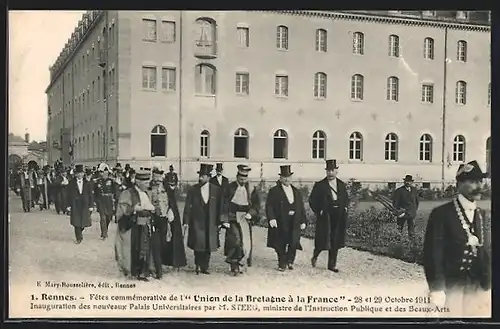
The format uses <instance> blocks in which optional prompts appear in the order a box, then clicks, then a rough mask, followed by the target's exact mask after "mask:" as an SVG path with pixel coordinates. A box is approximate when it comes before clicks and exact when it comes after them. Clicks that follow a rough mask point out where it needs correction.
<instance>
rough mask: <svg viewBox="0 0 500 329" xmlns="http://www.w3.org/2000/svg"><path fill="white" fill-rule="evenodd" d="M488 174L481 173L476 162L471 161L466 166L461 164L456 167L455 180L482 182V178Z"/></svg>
mask: <svg viewBox="0 0 500 329" xmlns="http://www.w3.org/2000/svg"><path fill="white" fill-rule="evenodd" d="M487 177H488V174H487V173H483V171H482V170H481V167H479V164H478V163H477V161H476V160H474V161H471V162H469V163H467V164H465V165H464V164H461V165H460V166H459V167H458V170H457V175H456V177H455V178H456V180H457V181H465V180H482V179H483V178H487Z"/></svg>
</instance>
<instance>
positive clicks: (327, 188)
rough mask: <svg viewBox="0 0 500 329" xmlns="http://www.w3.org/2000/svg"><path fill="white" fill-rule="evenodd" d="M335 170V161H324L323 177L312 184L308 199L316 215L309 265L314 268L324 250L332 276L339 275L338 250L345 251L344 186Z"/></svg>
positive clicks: (336, 169)
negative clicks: (333, 274) (312, 250)
mask: <svg viewBox="0 0 500 329" xmlns="http://www.w3.org/2000/svg"><path fill="white" fill-rule="evenodd" d="M338 169H339V167H338V165H337V160H335V159H332V160H326V168H325V170H326V177H325V178H324V179H322V180H320V181H319V182H316V183H315V184H314V186H313V189H312V191H311V194H310V196H309V205H310V206H311V209H312V211H313V212H314V214H315V215H316V232H315V234H314V252H313V256H312V258H311V265H312V267H316V262H317V260H318V256H319V254H320V253H321V251H323V250H328V265H327V268H328V269H329V270H330V271H333V272H335V273H337V272H338V271H339V270H338V268H337V256H338V252H339V249H341V248H343V247H345V234H346V229H347V208H348V206H349V195H348V193H347V189H346V185H345V183H344V182H343V181H341V180H340V179H338V177H337V174H338Z"/></svg>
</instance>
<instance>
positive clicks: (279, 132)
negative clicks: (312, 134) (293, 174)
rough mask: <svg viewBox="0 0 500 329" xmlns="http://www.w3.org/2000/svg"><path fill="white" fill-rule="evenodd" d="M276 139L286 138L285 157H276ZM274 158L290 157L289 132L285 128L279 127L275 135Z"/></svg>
mask: <svg viewBox="0 0 500 329" xmlns="http://www.w3.org/2000/svg"><path fill="white" fill-rule="evenodd" d="M276 140H285V144H284V145H285V146H284V150H283V152H282V153H283V155H284V156H283V157H276V156H275V155H276V149H275V146H276V145H275V143H276ZM273 159H288V133H287V132H286V130H284V129H278V130H276V132H275V133H274V135H273Z"/></svg>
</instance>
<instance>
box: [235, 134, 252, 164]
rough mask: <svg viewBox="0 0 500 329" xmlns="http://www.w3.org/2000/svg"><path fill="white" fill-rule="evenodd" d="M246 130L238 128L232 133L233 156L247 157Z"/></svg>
mask: <svg viewBox="0 0 500 329" xmlns="http://www.w3.org/2000/svg"><path fill="white" fill-rule="evenodd" d="M248 145H249V143H248V131H247V130H246V129H244V128H238V129H237V130H236V132H235V133H234V152H233V154H234V157H235V158H243V159H248Z"/></svg>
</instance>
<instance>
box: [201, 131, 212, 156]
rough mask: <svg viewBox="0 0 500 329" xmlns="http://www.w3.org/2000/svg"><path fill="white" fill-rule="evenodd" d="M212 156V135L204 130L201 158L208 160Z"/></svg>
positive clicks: (202, 133)
mask: <svg viewBox="0 0 500 329" xmlns="http://www.w3.org/2000/svg"><path fill="white" fill-rule="evenodd" d="M209 154H210V133H209V132H208V130H203V131H202V132H201V134H200V156H201V157H202V158H208V157H209Z"/></svg>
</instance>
